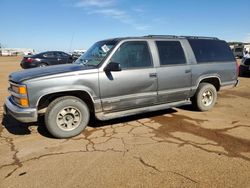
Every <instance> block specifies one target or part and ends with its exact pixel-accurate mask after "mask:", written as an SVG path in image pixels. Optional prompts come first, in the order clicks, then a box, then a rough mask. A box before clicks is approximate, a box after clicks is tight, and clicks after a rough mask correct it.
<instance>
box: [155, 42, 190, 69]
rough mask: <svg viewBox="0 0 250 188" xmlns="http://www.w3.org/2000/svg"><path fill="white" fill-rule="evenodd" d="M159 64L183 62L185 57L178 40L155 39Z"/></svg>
mask: <svg viewBox="0 0 250 188" xmlns="http://www.w3.org/2000/svg"><path fill="white" fill-rule="evenodd" d="M156 45H157V48H158V52H159V56H160V64H161V65H177V64H185V63H186V58H185V55H184V51H183V49H182V46H181V43H180V42H179V41H156Z"/></svg>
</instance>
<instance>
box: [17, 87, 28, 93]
mask: <svg viewBox="0 0 250 188" xmlns="http://www.w3.org/2000/svg"><path fill="white" fill-rule="evenodd" d="M18 90H19V93H20V94H23V95H26V94H27V89H26V87H25V86H19V87H18Z"/></svg>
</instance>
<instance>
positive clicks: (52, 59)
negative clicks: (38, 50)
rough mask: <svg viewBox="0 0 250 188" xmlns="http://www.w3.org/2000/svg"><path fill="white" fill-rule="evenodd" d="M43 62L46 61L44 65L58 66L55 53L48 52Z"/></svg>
mask: <svg viewBox="0 0 250 188" xmlns="http://www.w3.org/2000/svg"><path fill="white" fill-rule="evenodd" d="M42 61H44V62H42V63H46V64H48V65H56V64H58V63H57V58H56V54H55V53H54V52H46V53H44V54H43V60H42Z"/></svg>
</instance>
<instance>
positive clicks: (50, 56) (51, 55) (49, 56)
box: [43, 52, 54, 58]
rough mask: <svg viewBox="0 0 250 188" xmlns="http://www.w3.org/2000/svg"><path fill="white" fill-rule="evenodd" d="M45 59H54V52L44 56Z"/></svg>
mask: <svg viewBox="0 0 250 188" xmlns="http://www.w3.org/2000/svg"><path fill="white" fill-rule="evenodd" d="M43 57H46V58H54V53H53V52H47V53H45V54H43Z"/></svg>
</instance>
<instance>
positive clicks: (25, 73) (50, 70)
mask: <svg viewBox="0 0 250 188" xmlns="http://www.w3.org/2000/svg"><path fill="white" fill-rule="evenodd" d="M88 69H93V67H88V66H83V65H78V64H66V65H54V66H48V67H39V68H32V69H26V70H22V71H18V72H13V73H11V74H10V75H9V80H10V81H13V82H15V83H20V82H22V81H25V80H29V79H32V78H38V77H43V76H50V75H54V74H60V73H67V72H74V71H80V70H88Z"/></svg>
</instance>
